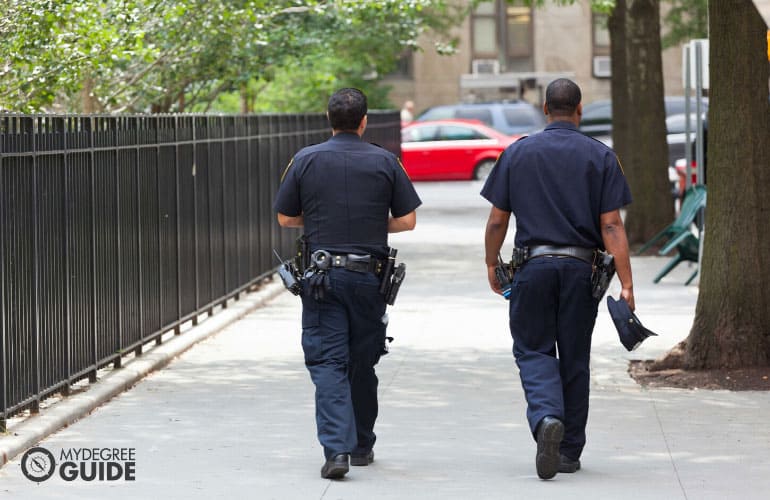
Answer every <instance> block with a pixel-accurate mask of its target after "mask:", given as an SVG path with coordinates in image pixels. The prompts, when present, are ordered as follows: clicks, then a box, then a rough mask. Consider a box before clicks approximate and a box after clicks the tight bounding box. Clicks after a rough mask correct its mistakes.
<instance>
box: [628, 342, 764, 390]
mask: <svg viewBox="0 0 770 500" xmlns="http://www.w3.org/2000/svg"><path fill="white" fill-rule="evenodd" d="M683 356H684V343H680V344H679V345H678V346H676V347H674V349H672V350H671V351H669V352H668V353H667V354H666V355H665V356H664V357H663V358H661V359H648V360H640V361H631V363H629V366H628V373H629V374H630V375H631V378H633V379H634V380H636V382H637V383H639V384H641V385H642V386H644V387H675V388H678V389H726V390H728V391H768V390H770V367H769V366H762V367H756V368H739V369H732V370H683V369H682V358H683Z"/></svg>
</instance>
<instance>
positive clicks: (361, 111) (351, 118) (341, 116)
mask: <svg viewBox="0 0 770 500" xmlns="http://www.w3.org/2000/svg"><path fill="white" fill-rule="evenodd" d="M327 111H328V114H329V123H330V124H331V126H332V128H333V129H334V130H358V126H359V125H360V124H361V120H363V118H364V116H366V112H367V108H366V95H364V93H363V92H361V91H360V90H358V89H354V88H344V89H340V90H338V91H337V92H335V93H334V94H333V95H332V96H331V97H330V98H329V106H328V108H327Z"/></svg>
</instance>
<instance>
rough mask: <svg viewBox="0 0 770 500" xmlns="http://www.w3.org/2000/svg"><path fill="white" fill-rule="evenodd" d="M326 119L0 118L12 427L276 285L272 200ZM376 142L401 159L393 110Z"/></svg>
mask: <svg viewBox="0 0 770 500" xmlns="http://www.w3.org/2000/svg"><path fill="white" fill-rule="evenodd" d="M328 136H329V128H328V123H327V121H326V117H325V116H324V115H323V114H308V115H253V116H231V115H227V116H210V115H159V116H155V115H146V116H85V115H77V116H76V115H66V116H54V115H44V116H27V115H0V237H1V238H2V241H1V242H0V243H1V244H0V328H2V331H0V337H1V338H2V343H1V344H0V378H1V380H0V382H1V383H2V388H1V389H0V398H2V401H0V403H2V407H1V408H2V414H0V430H1V428H4V427H5V420H6V418H8V417H9V416H11V415H14V414H16V413H18V412H20V411H22V410H26V409H31V410H32V411H33V412H35V411H38V409H39V404H40V401H41V400H42V399H44V398H46V397H47V396H49V395H51V394H53V393H63V394H67V393H68V391H69V389H70V386H71V385H72V384H73V383H75V382H77V381H79V380H83V379H86V378H88V379H90V380H91V381H95V379H96V372H97V370H98V369H99V368H101V367H104V366H106V365H108V364H114V365H115V366H120V363H121V360H122V358H123V356H124V355H126V354H128V353H132V352H135V353H137V354H141V350H142V348H143V346H144V345H145V344H147V343H148V342H153V341H154V342H160V340H161V336H162V335H163V334H164V333H165V332H168V331H170V330H176V332H177V333H178V332H179V326H180V325H181V324H182V323H184V322H187V321H192V322H193V323H196V322H197V319H198V316H199V315H200V314H203V313H206V312H208V313H209V314H211V311H212V310H213V308H214V307H216V306H218V305H222V304H224V305H226V303H227V300H228V299H230V298H233V297H234V296H237V295H238V294H240V293H242V292H243V291H244V290H246V289H247V288H249V287H251V286H253V285H254V284H255V283H257V282H258V281H260V280H263V279H264V278H266V277H267V276H269V275H271V274H272V272H273V270H274V269H275V267H276V262H275V260H274V257H273V256H272V253H271V252H272V249H273V248H276V249H277V250H278V251H279V252H280V253H281V254H282V255H287V256H288V255H289V254H291V253H292V252H293V251H294V239H295V237H296V233H294V232H292V231H285V230H280V229H279V227H278V226H277V224H276V222H275V216H274V214H273V212H272V204H273V199H274V195H275V192H276V189H277V187H278V185H279V181H280V176H281V173H282V171H283V169H284V168H285V166H286V165H287V163H288V161H289V159H290V158H291V156H292V154H293V153H294V152H295V151H296V150H298V149H300V148H301V147H303V146H305V145H308V144H312V143H317V142H322V141H324V140H326V139H327V138H328ZM365 139H367V140H369V141H371V142H376V143H378V144H380V145H382V146H383V147H386V148H387V149H389V150H391V151H393V152H395V153H396V154H398V153H400V140H401V138H400V121H399V116H398V113H395V112H372V113H370V114H369V126H368V129H367V135H366V136H365Z"/></svg>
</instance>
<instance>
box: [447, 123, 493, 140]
mask: <svg viewBox="0 0 770 500" xmlns="http://www.w3.org/2000/svg"><path fill="white" fill-rule="evenodd" d="M474 139H488V137H487V136H485V135H484V134H482V133H481V132H479V131H477V130H475V129H473V128H471V127H463V126H461V125H445V126H443V127H441V131H440V132H439V140H442V141H472V140H474Z"/></svg>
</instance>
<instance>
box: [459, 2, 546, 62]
mask: <svg viewBox="0 0 770 500" xmlns="http://www.w3.org/2000/svg"><path fill="white" fill-rule="evenodd" d="M471 32H472V37H471V40H472V44H473V48H472V50H473V59H495V60H497V61H499V62H500V65H501V68H500V70H501V71H528V70H531V67H532V8H531V7H526V6H523V5H509V4H508V2H507V1H506V0H493V1H491V2H484V3H481V4H479V5H478V7H476V8H475V9H474V11H473V17H472V19H471Z"/></svg>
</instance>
